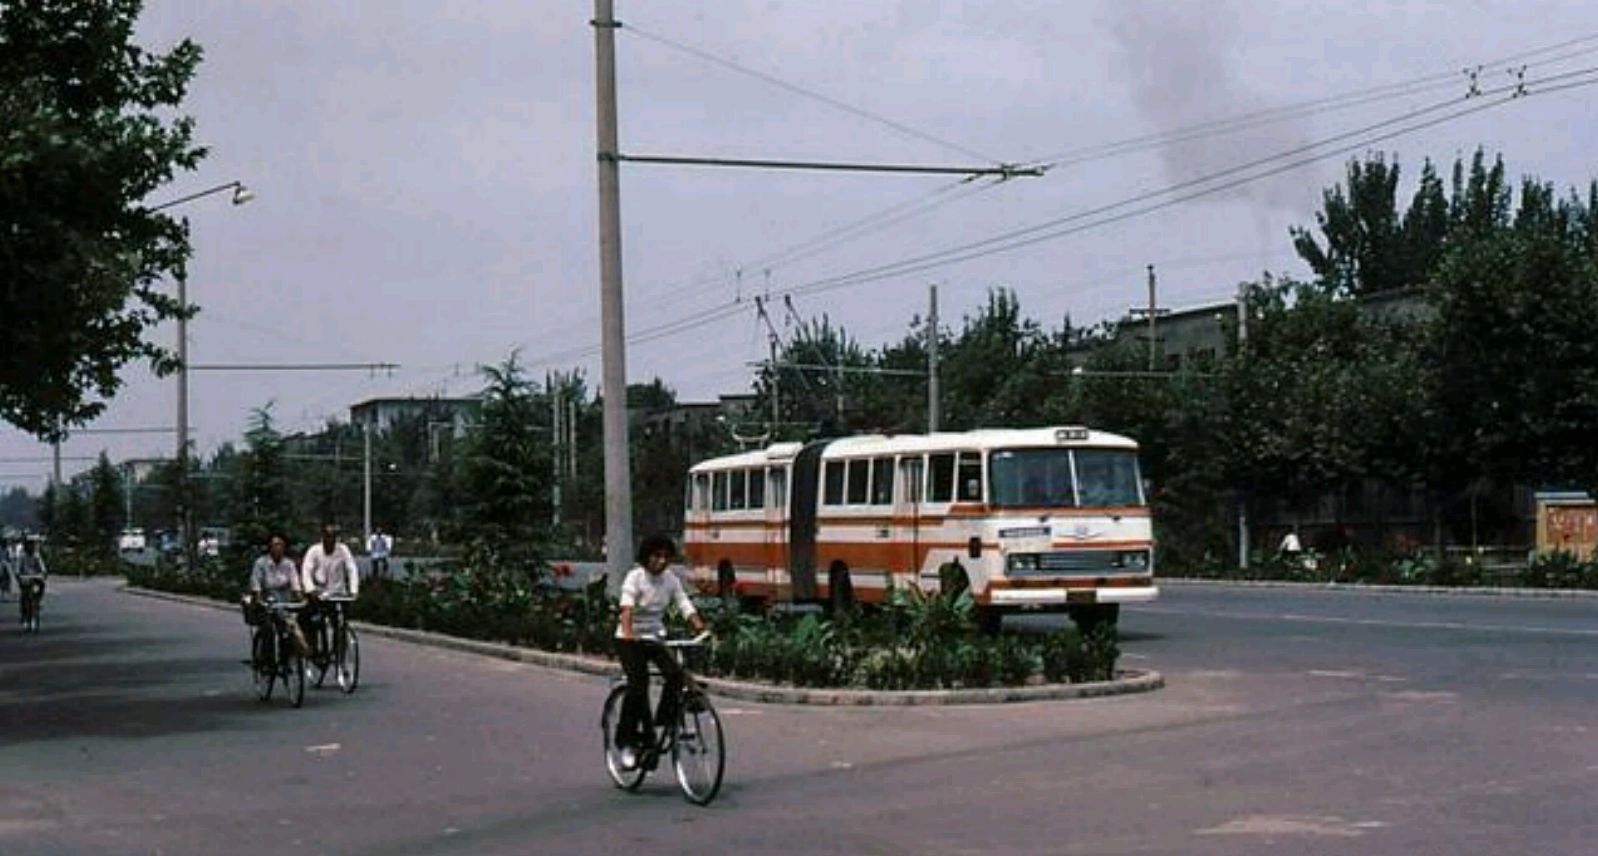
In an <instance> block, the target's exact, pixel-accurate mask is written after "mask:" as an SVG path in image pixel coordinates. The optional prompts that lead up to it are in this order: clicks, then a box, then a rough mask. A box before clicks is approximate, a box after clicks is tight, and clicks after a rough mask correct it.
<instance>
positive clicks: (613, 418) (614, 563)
mask: <svg viewBox="0 0 1598 856" xmlns="http://www.w3.org/2000/svg"><path fill="white" fill-rule="evenodd" d="M592 23H593V26H594V61H595V76H596V89H597V93H596V94H597V98H598V104H597V107H598V109H597V110H595V114H596V116H597V119H598V122H597V128H596V131H597V137H598V139H597V143H598V159H599V280H600V286H599V307H600V316H601V321H600V378H601V383H602V384H603V386H604V390H605V391H604V395H605V410H604V432H605V565H606V568H607V569H608V570H611V571H614V572H615V573H616V576H617V578H620V575H621V574H623V573H625V572H626V570H627V566H628V564H629V560H630V558H631V556H632V552H633V547H632V544H633V500H632V470H631V466H630V464H629V462H628V459H627V352H626V341H627V340H626V327H625V323H624V321H623V317H622V313H623V309H624V305H623V303H622V289H621V170H620V160H619V158H620V154H621V152H620V148H619V143H618V142H617V136H618V134H617V122H616V28H617V26H618V24H617V23H616V19H615V12H614V9H613V4H612V2H611V0H594V20H593V22H592Z"/></svg>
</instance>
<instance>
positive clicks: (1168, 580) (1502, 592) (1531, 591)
mask: <svg viewBox="0 0 1598 856" xmlns="http://www.w3.org/2000/svg"><path fill="white" fill-rule="evenodd" d="M1156 580H1157V581H1158V582H1159V584H1160V585H1177V586H1212V587H1217V588H1225V587H1231V588H1282V589H1300V590H1305V591H1340V592H1352V593H1356V594H1357V593H1368V594H1456V595H1467V596H1471V597H1521V598H1529V599H1540V600H1561V599H1570V600H1586V599H1592V598H1598V591H1594V590H1592V589H1551V588H1550V589H1543V588H1525V587H1521V586H1402V585H1391V584H1387V585H1372V584H1368V583H1300V582H1291V581H1289V580H1211V579H1203V578H1200V577H1156Z"/></svg>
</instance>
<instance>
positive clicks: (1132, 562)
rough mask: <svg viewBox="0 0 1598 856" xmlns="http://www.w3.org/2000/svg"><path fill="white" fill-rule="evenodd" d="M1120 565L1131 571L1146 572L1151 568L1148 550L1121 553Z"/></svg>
mask: <svg viewBox="0 0 1598 856" xmlns="http://www.w3.org/2000/svg"><path fill="white" fill-rule="evenodd" d="M1119 564H1120V565H1121V567H1123V568H1126V569H1127V570H1129V571H1142V570H1146V569H1147V568H1148V566H1149V553H1148V551H1147V550H1126V551H1124V552H1122V553H1121V561H1120V563H1119Z"/></svg>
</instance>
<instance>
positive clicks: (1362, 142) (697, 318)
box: [532, 67, 1598, 364]
mask: <svg viewBox="0 0 1598 856" xmlns="http://www.w3.org/2000/svg"><path fill="white" fill-rule="evenodd" d="M1595 73H1598V67H1592V68H1586V69H1579V70H1576V71H1572V72H1565V73H1561V74H1558V75H1550V76H1549V77H1545V78H1539V79H1537V80H1533V81H1527V82H1525V83H1524V84H1515V85H1510V86H1504V87H1496V88H1494V89H1490V90H1484V91H1483V92H1482V93H1481V95H1480V96H1479V97H1478V99H1473V100H1474V101H1476V103H1473V104H1471V106H1468V107H1464V108H1462V109H1458V110H1455V111H1453V112H1451V113H1447V114H1446V115H1443V116H1441V117H1438V118H1434V119H1430V120H1427V121H1424V122H1419V123H1414V124H1410V125H1406V126H1403V127H1399V128H1397V129H1395V130H1392V131H1388V132H1385V133H1381V134H1377V135H1374V136H1369V137H1363V138H1361V139H1359V140H1358V141H1356V142H1354V143H1352V144H1350V145H1347V146H1343V147H1339V148H1336V149H1332V150H1330V151H1326V152H1320V153H1317V154H1313V155H1310V156H1307V157H1304V158H1301V159H1299V160H1295V161H1289V162H1288V163H1286V164H1282V165H1278V166H1275V167H1272V168H1270V169H1267V170H1265V171H1263V172H1259V173H1255V174H1252V175H1243V176H1241V177H1239V178H1236V179H1234V180H1231V181H1228V182H1223V183H1220V184H1212V183H1213V182H1215V181H1216V180H1217V179H1219V178H1223V177H1227V176H1232V175H1237V174H1238V173H1241V172H1246V171H1247V170H1249V169H1253V168H1257V167H1260V166H1265V165H1268V164H1270V163H1273V162H1275V161H1278V160H1281V159H1282V158H1284V157H1291V156H1293V155H1295V154H1302V153H1304V152H1307V151H1311V150H1313V149H1317V148H1322V147H1324V146H1325V145H1327V144H1328V143H1331V142H1337V141H1340V140H1344V139H1348V138H1350V137H1354V136H1359V135H1361V134H1366V133H1369V132H1370V131H1372V130H1379V129H1381V128H1384V127H1389V126H1392V125H1394V124H1398V123H1402V122H1405V121H1412V120H1414V119H1417V118H1420V117H1422V116H1425V115H1427V114H1430V113H1434V112H1437V111H1439V110H1442V109H1446V108H1448V107H1457V106H1459V105H1460V104H1461V103H1469V102H1461V101H1459V100H1455V99H1450V100H1448V101H1445V102H1438V103H1436V104H1433V105H1429V106H1427V107H1424V108H1420V109H1418V110H1413V111H1409V112H1407V113H1405V114H1402V115H1400V116H1397V117H1393V118H1391V119H1387V120H1383V121H1382V122H1378V123H1374V124H1372V125H1368V126H1365V127H1363V128H1361V129H1358V130H1356V131H1352V132H1346V133H1343V134H1338V135H1334V136H1332V137H1328V138H1326V139H1323V140H1320V141H1318V142H1316V143H1312V144H1309V145H1306V146H1299V147H1295V148H1293V149H1289V150H1287V151H1285V152H1281V153H1277V154H1276V155H1272V156H1270V157H1267V158H1260V159H1257V160H1254V161H1250V162H1248V163H1246V164H1242V165H1239V166H1235V167H1230V168H1228V169H1225V170H1221V171H1219V172H1216V173H1211V174H1209V175H1206V176H1203V177H1200V178H1197V179H1193V180H1190V181H1186V182H1181V183H1179V184H1176V185H1172V186H1169V187H1165V188H1160V189H1158V190H1154V191H1149V192H1146V193H1142V194H1138V195H1136V196H1133V197H1129V198H1128V199H1124V200H1121V201H1119V202H1115V203H1111V204H1109V205H1104V206H1099V207H1097V208H1094V209H1091V210H1089V211H1084V212H1080V213H1078V214H1073V215H1070V216H1068V217H1063V218H1057V219H1055V220H1051V221H1048V222H1045V223H1042V224H1039V225H1036V226H1031V227H1028V228H1025V229H1020V230H1015V231H1012V232H1008V233H1004V234H1001V235H997V236H994V237H990V238H987V239H984V240H982V241H977V242H972V243H968V244H963V245H960V246H957V247H953V248H950V249H948V250H942V251H939V252H936V253H929V254H925V255H922V256H917V257H913V258H911V259H905V260H901V261H899V262H894V263H891V264H887V265H880V266H877V267H874V268H867V269H864V270H862V271H856V272H854V273H851V274H844V275H841V276H837V277H831V278H828V279H824V280H818V281H815V282H811V283H807V284H804V285H800V286H794V287H790V288H787V289H784V290H783V291H784V292H785V293H786V294H788V295H794V294H810V293H819V292H822V291H829V290H833V289H836V288H842V287H846V286H852V285H860V284H864V283H866V282H872V281H876V280H880V279H885V278H888V277H892V276H901V275H906V274H911V273H919V272H923V271H926V270H930V269H933V268H937V267H942V266H945V265H948V264H954V263H957V262H962V261H969V260H971V259H974V258H980V257H983V256H988V255H994V254H997V253H1001V252H1009V251H1012V250H1016V249H1020V248H1022V247H1026V246H1031V245H1033V244H1037V243H1041V242H1044V241H1050V240H1055V239H1057V238H1062V237H1066V236H1068V235H1072V234H1077V233H1079V232H1083V231H1087V230H1089V229H1094V228H1099V227H1101V226H1105V225H1110V224H1113V223H1117V222H1121V221H1123V220H1127V219H1131V218H1133V217H1137V216H1141V215H1143V214H1147V213H1151V212H1153V211H1158V210H1161V209H1163V208H1168V207H1171V206H1174V205H1178V204H1181V203H1183V202H1188V201H1191V200H1194V199H1198V198H1201V197H1204V196H1209V195H1213V194H1215V193H1219V192H1222V191H1225V190H1230V189H1232V188H1235V187H1239V186H1242V185H1245V184H1249V183H1252V182H1255V181H1259V180H1261V179H1264V178H1269V177H1271V176H1274V175H1279V174H1281V173H1283V172H1287V171H1290V170H1293V169H1298V168H1300V167H1303V166H1306V165H1308V164H1311V163H1315V162H1318V161H1321V160H1325V159H1326V158H1329V157H1336V156H1340V155H1343V154H1347V153H1349V152H1352V151H1357V150H1358V149H1360V148H1363V147H1365V146H1368V145H1370V144H1372V143H1376V142H1382V141H1385V140H1389V139H1393V138H1395V137H1399V136H1403V135H1406V134H1410V133H1414V132H1416V131H1420V130H1424V129H1426V128H1430V127H1434V126H1436V125H1440V124H1443V123H1445V122H1449V121H1453V120H1454V119H1458V118H1462V117H1464V116H1467V115H1470V114H1473V113H1478V112H1482V111H1484V110H1489V109H1492V108H1495V107H1499V106H1502V105H1504V104H1507V103H1509V102H1510V101H1514V100H1517V99H1520V98H1525V97H1529V96H1532V95H1538V94H1544V93H1547V92H1555V91H1560V90H1564V89H1571V88H1575V87H1578V86H1586V85H1591V84H1593V83H1598V78H1593V79H1587V80H1578V81H1573V82H1569V83H1565V84H1562V85H1559V86H1547V85H1544V84H1546V83H1547V82H1549V81H1553V80H1559V79H1565V78H1571V77H1581V76H1591V75H1593V74H1595ZM1528 86H1538V87H1539V88H1537V89H1534V90H1533V89H1526V88H1525V87H1528ZM1504 92H1509V93H1510V94H1509V95H1507V96H1505V97H1503V98H1499V99H1497V100H1491V101H1482V100H1479V99H1480V98H1484V97H1485V96H1487V95H1495V94H1502V93H1504ZM1205 184H1211V186H1208V187H1199V186H1200V185H1205ZM1195 187H1197V188H1198V189H1197V190H1194V191H1193V192H1190V193H1185V194H1180V195H1176V196H1171V194H1172V193H1173V192H1179V191H1182V190H1185V189H1189V188H1195ZM1161 196H1170V198H1168V199H1165V200H1163V201H1161V202H1158V203H1154V204H1151V205H1145V206H1142V207H1138V208H1132V209H1130V210H1127V211H1124V212H1122V213H1119V214H1114V215H1111V216H1107V217H1101V218H1099V219H1097V220H1089V219H1088V218H1091V217H1094V216H1095V215H1099V214H1107V213H1109V212H1111V211H1115V210H1117V209H1122V208H1126V207H1127V206H1129V205H1136V204H1137V203H1138V202H1142V201H1147V200H1149V199H1154V198H1158V197H1161ZM1084 220H1086V221H1087V222H1084V223H1080V224H1079V225H1076V226H1071V227H1068V228H1063V229H1059V228H1056V227H1060V226H1064V225H1066V224H1068V223H1073V222H1078V221H1084ZM1050 229H1054V231H1049V230H1050ZM1028 236H1030V237H1028ZM740 311H742V307H741V306H740V305H738V304H730V305H723V306H719V307H714V308H711V309H708V310H702V311H700V312H698V313H694V314H692V315H689V316H686V317H684V318H680V319H676V320H674V321H670V322H666V323H663V324H660V325H657V326H655V327H653V328H649V329H648V330H645V331H641V332H640V333H638V334H637V335H636V337H635V336H628V337H627V340H628V342H629V344H638V343H642V342H647V341H652V340H654V339H658V338H663V337H665V336H670V335H675V334H677V333H681V332H686V331H687V330H691V329H695V328H698V327H701V326H704V325H705V324H708V323H712V322H714V321H718V320H721V319H722V318H726V317H730V316H731V315H735V314H737V313H738V312H740ZM597 350H598V346H597V345H593V346H585V347H581V348H572V349H568V350H566V351H562V352H557V353H556V354H553V355H550V356H548V357H544V358H534V359H533V360H532V363H533V364H544V363H546V362H556V361H559V360H560V359H563V358H567V357H580V356H587V355H590V354H592V353H594V352H597Z"/></svg>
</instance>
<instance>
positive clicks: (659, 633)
mask: <svg viewBox="0 0 1598 856" xmlns="http://www.w3.org/2000/svg"><path fill="white" fill-rule="evenodd" d="M676 555H677V545H676V544H674V543H672V540H671V539H670V538H667V537H665V536H663V535H654V536H651V537H649V538H645V539H644V541H643V543H642V544H640V545H638V567H636V568H633V569H632V570H631V571H628V572H627V577H626V579H624V580H623V581H622V584H621V621H620V623H619V624H618V626H617V627H616V653H617V656H618V657H619V658H620V659H621V667H622V670H623V671H624V672H626V673H627V695H626V697H624V698H623V699H622V704H621V720H620V721H619V722H618V723H617V724H616V745H617V746H618V747H619V748H620V749H621V762H622V766H623V767H628V768H633V767H637V766H638V762H639V758H640V756H641V755H645V754H646V752H645V750H647V749H648V748H649V747H650V746H653V745H654V743H655V737H654V730H653V729H651V728H650V725H649V664H650V663H654V664H655V667H656V668H657V669H659V670H660V674H661V677H662V679H663V686H662V689H661V693H660V707H659V709H658V710H656V711H655V724H656V725H659V726H662V727H664V726H665V725H666V724H667V723H669V722H671V721H672V719H673V718H674V717H676V715H677V710H676V701H677V694H678V691H679V690H680V689H681V688H682V680H683V676H682V667H681V666H679V665H677V660H676V659H675V658H673V657H672V656H671V652H670V651H667V650H666V646H665V645H664V644H662V643H663V642H665V641H666V624H665V620H664V619H665V616H666V609H667V607H675V608H676V610H677V613H678V614H679V615H681V616H682V617H684V618H686V619H688V621H689V623H691V624H692V625H693V627H694V632H695V633H703V632H704V630H705V621H704V619H703V618H700V617H699V613H698V612H697V611H696V610H695V609H694V604H693V601H691V600H689V599H688V592H687V591H685V590H684V589H683V585H682V580H680V579H678V578H677V575H676V574H673V573H670V572H668V571H667V570H666V566H667V565H669V564H671V560H672V558H673V557H675V556H676ZM651 757H652V754H651Z"/></svg>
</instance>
